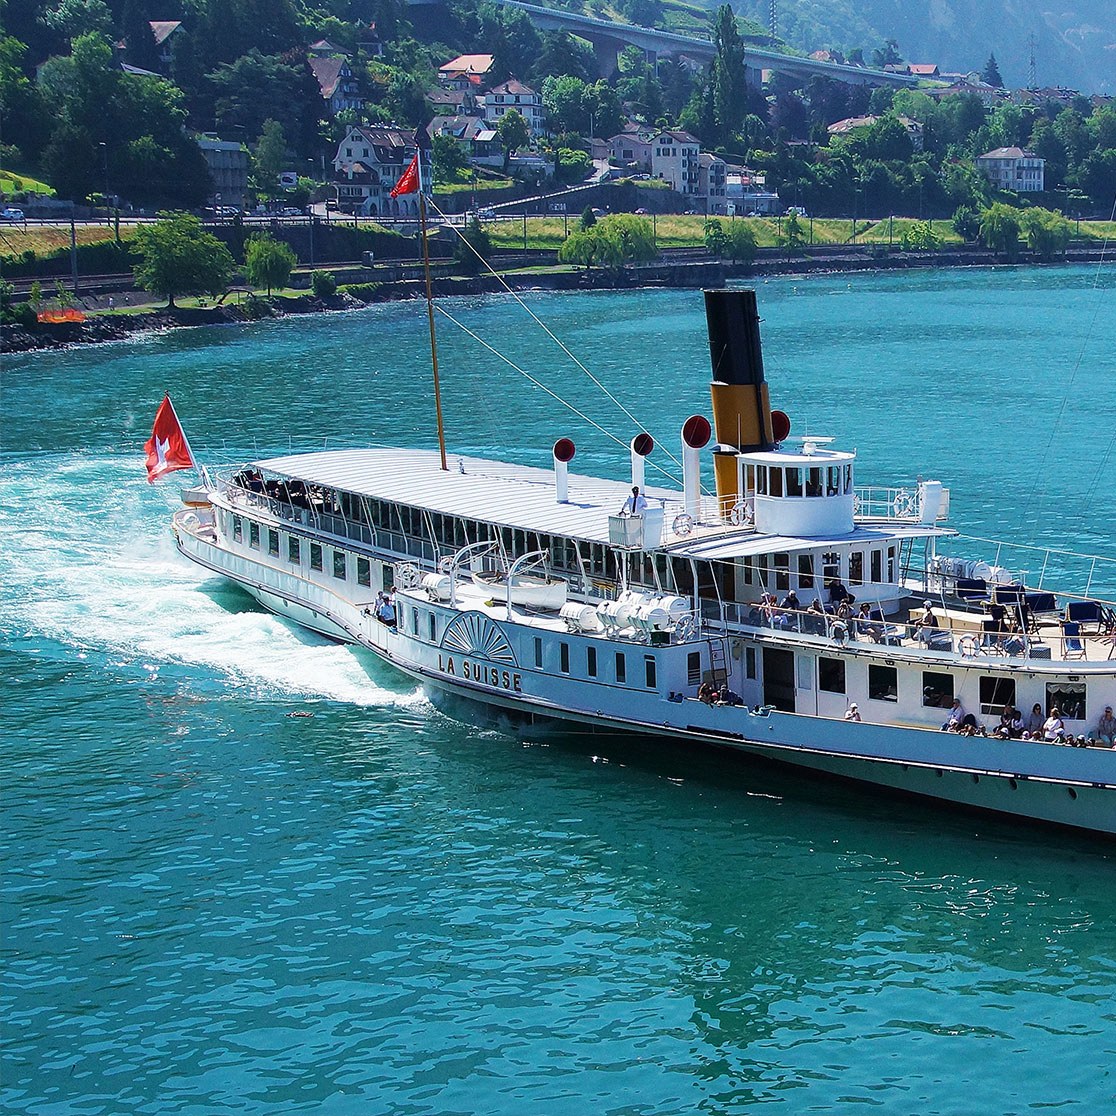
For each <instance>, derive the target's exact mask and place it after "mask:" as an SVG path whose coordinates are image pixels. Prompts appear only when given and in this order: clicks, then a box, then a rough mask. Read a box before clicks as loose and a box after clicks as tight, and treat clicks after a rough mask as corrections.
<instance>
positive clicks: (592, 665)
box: [585, 647, 597, 678]
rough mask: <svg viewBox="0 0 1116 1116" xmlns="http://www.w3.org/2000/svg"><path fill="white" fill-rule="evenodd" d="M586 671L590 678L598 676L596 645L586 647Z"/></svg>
mask: <svg viewBox="0 0 1116 1116" xmlns="http://www.w3.org/2000/svg"><path fill="white" fill-rule="evenodd" d="M585 673H586V674H588V675H589V677H590V678H596V677H597V649H596V648H595V647H586V648H585Z"/></svg>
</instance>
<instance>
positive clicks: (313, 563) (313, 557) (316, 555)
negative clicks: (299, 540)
mask: <svg viewBox="0 0 1116 1116" xmlns="http://www.w3.org/2000/svg"><path fill="white" fill-rule="evenodd" d="M310 568H311V569H312V570H320V569H321V568H322V544H321V543H316V542H312V543H311V544H310Z"/></svg>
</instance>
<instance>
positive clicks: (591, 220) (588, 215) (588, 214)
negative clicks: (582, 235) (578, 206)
mask: <svg viewBox="0 0 1116 1116" xmlns="http://www.w3.org/2000/svg"><path fill="white" fill-rule="evenodd" d="M596 223H597V215H596V214H595V213H594V212H593V207H592V206H589V205H587V206H586V207H585V208H584V209H583V210H582V211H581V220H580V225H581V228H582V229H591V228H592V227H593V226H594V225H595V224H596Z"/></svg>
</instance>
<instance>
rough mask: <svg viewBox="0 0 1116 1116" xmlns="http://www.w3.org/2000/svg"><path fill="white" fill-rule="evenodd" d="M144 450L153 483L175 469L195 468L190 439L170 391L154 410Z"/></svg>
mask: <svg viewBox="0 0 1116 1116" xmlns="http://www.w3.org/2000/svg"><path fill="white" fill-rule="evenodd" d="M143 452H144V453H145V454H146V459H145V461H144V464H145V465H146V466H147V483H148V484H154V483H155V482H156V481H157V480H158V479H159V478H160V477H161V476H163V475H165V474H166V473H173V472H174V471H175V470H176V469H192V468H194V458H193V456H192V455H191V453H190V443H189V442H187V441H186V435H185V434H184V433H183V432H182V424H181V423H180V422H179V421H178V415H176V414H175V413H174V406H173V405H172V403H171V401H170V396H169V395H164V396H163V402H162V403H160V404H159V409H158V410H157V411H156V412H155V425H154V426H153V427H152V428H151V437H150V438H149V439H148V440H147V441H146V442H144V445H143Z"/></svg>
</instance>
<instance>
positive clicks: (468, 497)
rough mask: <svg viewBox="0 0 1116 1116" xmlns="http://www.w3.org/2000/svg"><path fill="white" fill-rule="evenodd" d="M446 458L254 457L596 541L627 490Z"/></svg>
mask: <svg viewBox="0 0 1116 1116" xmlns="http://www.w3.org/2000/svg"><path fill="white" fill-rule="evenodd" d="M449 461H450V467H449V470H448V472H447V471H443V470H442V469H441V468H440V467H439V458H438V455H437V453H435V452H433V451H431V450H415V449H355V450H326V451H322V452H319V453H298V454H291V455H288V456H285V457H272V458H268V459H266V460H260V461H256V462H254V463H253V464H254V465H255V466H256V467H258V468H260V469H263V470H266V471H267V472H269V473H271V474H273V475H277V476H281V477H285V478H288V479H292V480H301V481H303V482H305V483H306V484H312V485H320V486H322V487H325V488H332V489H336V490H339V491H342V492H351V493H354V494H356V495H359V496H367V497H370V498H375V499H379V500H387V501H390V502H393V503H399V504H404V505H407V506H410V507H415V508H421V509H423V510H425V511H429V512H437V513H441V514H443V515H456V516H462V517H464V518H467V519H473V520H478V521H480V522H482V523H489V524H494V525H497V526H506V527H511V528H515V529H518V530H522V531H534V532H537V533H539V534H549V535H561V536H565V537H568V538H575V539H581V540H584V541H587V542H596V543H604V544H608V542H609V528H608V517H609V516H610V515H615V514H616V513H617V512H619V511H620V509H621V507H622V506H623V504H624V501H625V500H626V499H627V497H628V495H629V494H630V492H631V481H630V480H628V479H623V480H602V479H601V478H599V477H587V476H584V475H582V474H577V473H571V474H570V477H569V502H568V503H565V504H560V503H558V501H557V499H556V494H555V485H554V473H553V472H552V471H551V470H549V469H539V468H535V467H533V466H529V465H513V464H509V463H507V462H502V461H489V460H485V459H483V458H475V457H462V456H459V455H457V454H454V455H452V456H451V457H450V459H449ZM643 491H644V495H645V496H646V497H647V500H648V501H649V503H650V504H651V506H652V507H656V506H659V505H661V506H663V508H664V510H665V518H666V522H667V525H668V526H669V524H670V522H671V520H672V519H673V517H674V516H676V515H677V514H679V513H680V512H681V511H682V508H683V503H682V494H681V493H680V492H677V491H674V490H672V489H668V488H658V487H655V486H648V487H646V488H645V489H644V490H643ZM951 533H952V532H948V531H944V530H942V529H941V528H935V527H925V526H922V525H918V524H910V525H902V524H888V525H886V526H884V525H882V524H881V525H880V526H879V527H873V526H871V525H865V526H861V527H858V528H857V530H856V531H855V532H854V533H853V534H851V535H844V536H841V537H840V538H836V537H835V538H833V539H832V540H826V539H815V538H810V539H806V538H782V537H778V538H777V537H773V536H770V535H760V534H756V532H755V531H752V530H749V529H746V528H741V527H732V526H725V527H722V528H715V529H713V530H710V529H709V528H708V527H703V528H702V529H700V531H695V532H694V535H693V536H691V537H689V538H687V539H685V540H683V539H675V540H674V541H673V542H671V543H668V544H666V545H664V547H663V549H669V550H670V552H671V553H672V554H676V555H679V556H693V557H698V558H708V559H713V558H715V559H721V560H723V559H727V558H732V557H737V556H740V555H744V554H763V553H767V552H771V551H786V550H806V549H811V548H816V547H818V546H822V545H825V544H826V543H827V542H832V543H842V544H848V543H849V542H856V541H861V540H863V541H864V542H870V541H879V540H882V539H885V538H912V537H924V536H927V535H942V534H951Z"/></svg>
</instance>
